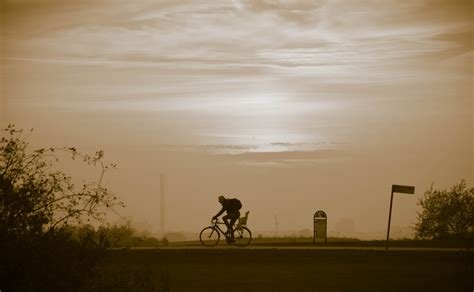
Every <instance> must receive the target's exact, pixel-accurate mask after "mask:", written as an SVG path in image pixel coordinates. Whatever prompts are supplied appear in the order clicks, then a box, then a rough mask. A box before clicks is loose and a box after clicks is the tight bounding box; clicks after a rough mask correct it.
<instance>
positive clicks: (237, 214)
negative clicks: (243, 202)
mask: <svg viewBox="0 0 474 292" xmlns="http://www.w3.org/2000/svg"><path fill="white" fill-rule="evenodd" d="M227 216H230V222H229V226H230V232H231V233H230V237H231V239H232V240H234V224H235V221H237V219H239V217H240V212H239V211H237V212H235V213H231V214H228V215H227Z"/></svg>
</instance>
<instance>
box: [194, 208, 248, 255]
mask: <svg viewBox="0 0 474 292" xmlns="http://www.w3.org/2000/svg"><path fill="white" fill-rule="evenodd" d="M248 213H249V212H248V211H247V212H246V213H245V217H243V218H239V221H238V223H237V225H235V226H234V227H233V232H234V241H233V242H232V240H231V236H230V235H229V234H227V233H226V232H224V231H223V230H222V229H221V228H220V226H219V225H225V223H224V222H220V221H219V220H218V219H215V220H214V219H213V220H211V225H210V226H207V227H204V228H203V229H202V230H201V233H200V234H199V240H200V241H201V244H202V245H204V246H207V247H212V246H216V245H217V244H218V243H219V240H220V238H221V234H222V235H224V237H225V239H226V241H227V243H228V244H232V243H233V244H235V245H236V246H238V247H244V246H247V245H249V244H250V242H251V241H252V232H251V231H250V229H248V228H247V226H246V225H247V218H248Z"/></svg>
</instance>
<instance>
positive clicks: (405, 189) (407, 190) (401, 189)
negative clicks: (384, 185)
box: [385, 185, 415, 251]
mask: <svg viewBox="0 0 474 292" xmlns="http://www.w3.org/2000/svg"><path fill="white" fill-rule="evenodd" d="M393 193H402V194H414V193H415V187H413V186H402V185H392V195H391V196H390V210H389V212H388V228H387V241H386V243H385V251H388V240H389V237H390V220H391V219H392V203H393Z"/></svg>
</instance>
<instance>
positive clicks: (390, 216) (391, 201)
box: [385, 188, 393, 251]
mask: <svg viewBox="0 0 474 292" xmlns="http://www.w3.org/2000/svg"><path fill="white" fill-rule="evenodd" d="M392 203H393V188H392V195H391V196H390V211H389V212H388V228H387V242H386V243H385V251H388V239H389V236H390V220H391V219H392Z"/></svg>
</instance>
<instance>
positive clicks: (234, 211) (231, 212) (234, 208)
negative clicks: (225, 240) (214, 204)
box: [212, 196, 242, 241]
mask: <svg viewBox="0 0 474 292" xmlns="http://www.w3.org/2000/svg"><path fill="white" fill-rule="evenodd" d="M219 203H221V205H222V209H221V210H220V211H219V213H217V214H216V216H214V217H212V219H213V220H216V219H217V218H218V217H219V216H220V215H221V214H222V213H224V211H226V212H227V215H225V216H224V217H222V219H223V220H224V223H225V225H226V226H227V235H230V239H231V241H234V230H233V228H232V226H234V224H235V221H237V219H239V217H240V212H239V210H240V209H241V208H242V203H241V202H240V201H239V200H238V199H235V198H233V199H226V198H225V197H224V196H219Z"/></svg>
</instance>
